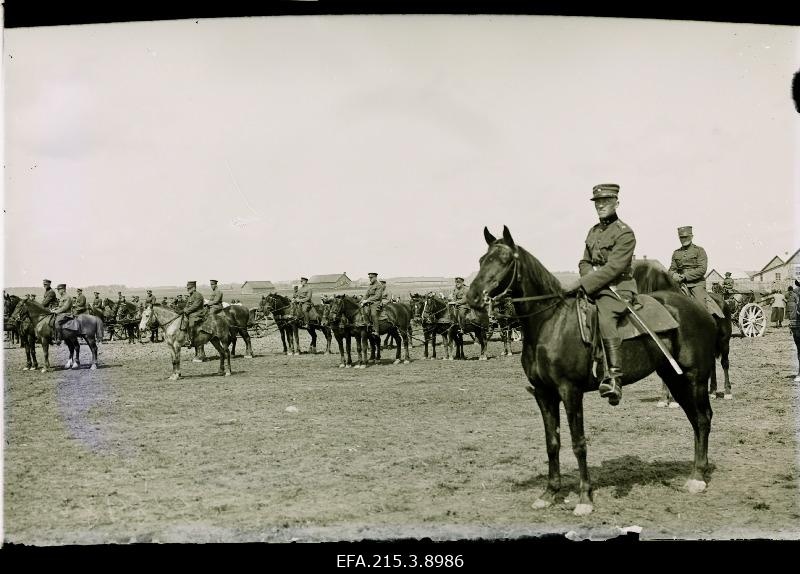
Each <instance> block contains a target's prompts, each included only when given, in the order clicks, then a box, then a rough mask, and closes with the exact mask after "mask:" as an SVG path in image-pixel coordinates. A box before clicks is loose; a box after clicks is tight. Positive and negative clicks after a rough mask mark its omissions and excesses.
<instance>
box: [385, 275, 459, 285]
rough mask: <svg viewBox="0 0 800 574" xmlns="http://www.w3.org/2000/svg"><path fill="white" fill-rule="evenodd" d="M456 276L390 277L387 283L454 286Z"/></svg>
mask: <svg viewBox="0 0 800 574" xmlns="http://www.w3.org/2000/svg"><path fill="white" fill-rule="evenodd" d="M455 283H456V282H455V277H390V278H389V279H386V284H387V285H420V286H432V287H433V286H435V287H439V286H452V285H455Z"/></svg>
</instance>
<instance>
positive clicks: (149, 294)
mask: <svg viewBox="0 0 800 574" xmlns="http://www.w3.org/2000/svg"><path fill="white" fill-rule="evenodd" d="M155 304H156V298H155V297H154V296H153V290H152V289H148V290H147V296H146V297H145V298H144V306H145V307H152V306H153V305H155Z"/></svg>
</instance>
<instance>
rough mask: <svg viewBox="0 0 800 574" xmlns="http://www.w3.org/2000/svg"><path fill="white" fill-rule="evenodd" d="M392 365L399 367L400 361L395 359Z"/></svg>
mask: <svg viewBox="0 0 800 574" xmlns="http://www.w3.org/2000/svg"><path fill="white" fill-rule="evenodd" d="M392 364H393V365H399V364H400V359H395V360H394V362H393V363H392Z"/></svg>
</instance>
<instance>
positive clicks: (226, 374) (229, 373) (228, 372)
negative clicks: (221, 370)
mask: <svg viewBox="0 0 800 574" xmlns="http://www.w3.org/2000/svg"><path fill="white" fill-rule="evenodd" d="M232 374H233V373H231V372H230V371H226V372H225V376H226V377H230V376H231V375H232Z"/></svg>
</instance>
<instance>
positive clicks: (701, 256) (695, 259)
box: [669, 225, 708, 309]
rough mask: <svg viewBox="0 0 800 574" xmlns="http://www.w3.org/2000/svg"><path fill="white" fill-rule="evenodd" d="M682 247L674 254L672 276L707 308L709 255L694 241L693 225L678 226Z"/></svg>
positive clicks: (671, 265)
mask: <svg viewBox="0 0 800 574" xmlns="http://www.w3.org/2000/svg"><path fill="white" fill-rule="evenodd" d="M678 239H679V240H680V242H681V246H680V248H678V249H676V250H675V252H674V253H673V254H672V263H671V264H670V266H669V274H670V276H671V277H672V278H673V279H674V280H675V281H677V282H678V283H680V285H681V287H682V288H685V289H686V291H687V295H690V296H691V297H692V298H694V300H695V301H697V302H698V303H699V304H700V305H701V306H702V307H703V309H705V308H706V269H707V267H708V257H707V256H706V250H705V249H703V248H702V247H700V246H699V245H695V244H693V243H692V227H691V226H689V225H687V226H685V227H679V228H678Z"/></svg>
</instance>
